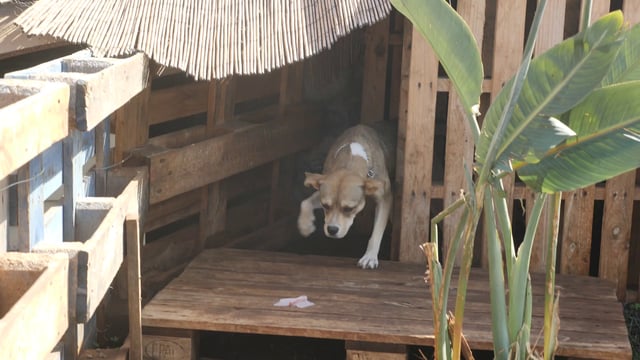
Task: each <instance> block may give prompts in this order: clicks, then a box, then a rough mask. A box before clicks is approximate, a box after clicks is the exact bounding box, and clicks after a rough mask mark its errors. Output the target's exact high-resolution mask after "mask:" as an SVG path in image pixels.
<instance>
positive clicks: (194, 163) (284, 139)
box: [147, 111, 321, 204]
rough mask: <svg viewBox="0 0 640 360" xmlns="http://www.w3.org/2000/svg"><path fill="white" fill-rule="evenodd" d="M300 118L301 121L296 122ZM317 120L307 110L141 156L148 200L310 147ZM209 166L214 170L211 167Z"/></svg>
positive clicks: (314, 134)
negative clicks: (146, 163)
mask: <svg viewBox="0 0 640 360" xmlns="http://www.w3.org/2000/svg"><path fill="white" fill-rule="evenodd" d="M300 118H304V119H305V121H298V120H299V119H300ZM320 126H321V121H320V119H319V116H318V115H317V114H316V113H314V112H311V111H307V112H293V113H292V114H289V115H288V116H287V117H286V118H285V119H282V120H280V121H273V122H269V123H265V124H258V125H250V126H246V127H244V128H241V129H238V130H236V131H234V132H232V133H229V134H225V135H222V136H218V137H214V138H212V139H208V140H205V141H202V142H200V143H197V144H193V145H191V146H186V147H183V148H179V149H171V150H166V151H162V152H158V153H153V154H150V155H147V158H148V161H149V164H150V169H149V171H150V175H149V176H150V182H151V183H150V184H151V190H150V201H151V203H152V204H154V203H157V202H160V201H162V200H166V199H169V198H171V197H173V196H176V195H179V194H182V193H184V192H187V191H190V190H193V189H195V188H199V187H202V186H204V185H207V184H210V183H213V182H215V181H219V180H222V179H224V178H226V177H229V176H231V175H233V174H237V173H239V172H241V171H245V170H248V169H251V168H253V167H255V166H258V165H261V164H264V163H266V162H269V161H273V160H274V159H277V158H280V157H282V156H284V155H287V154H291V153H294V152H296V151H299V150H302V149H304V148H306V147H308V146H311V145H312V144H313V143H314V142H315V141H316V140H317V137H318V134H319V127H320ZM212 169H215V170H216V171H212Z"/></svg>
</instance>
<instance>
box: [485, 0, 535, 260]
mask: <svg viewBox="0 0 640 360" xmlns="http://www.w3.org/2000/svg"><path fill="white" fill-rule="evenodd" d="M526 11H527V0H514V1H498V2H497V4H496V13H495V35H494V39H493V42H492V43H493V53H494V55H493V63H492V67H491V68H492V72H493V73H492V77H491V78H492V80H491V88H490V96H491V101H493V100H495V99H496V97H497V96H498V94H499V93H500V91H501V90H502V88H503V87H504V85H505V84H506V82H507V81H509V79H511V77H513V75H514V74H515V73H516V71H517V69H518V66H519V65H520V62H521V61H522V53H523V50H524V38H525V20H526ZM485 41H487V40H486V39H485ZM502 182H503V183H504V188H505V191H506V193H507V206H508V208H509V215H510V216H512V214H513V187H514V178H513V176H506V177H504V178H503V179H502ZM481 236H482V242H481V243H482V258H481V263H482V266H483V267H484V268H486V267H487V266H488V263H487V262H488V259H487V255H486V254H487V240H486V238H485V237H484V234H482V235H481Z"/></svg>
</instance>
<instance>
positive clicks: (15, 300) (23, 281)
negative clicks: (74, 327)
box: [0, 253, 69, 360]
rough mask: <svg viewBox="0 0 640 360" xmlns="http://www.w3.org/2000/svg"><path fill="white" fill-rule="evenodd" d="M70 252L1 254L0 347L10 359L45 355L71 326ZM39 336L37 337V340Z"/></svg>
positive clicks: (3, 354)
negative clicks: (69, 291) (69, 309)
mask: <svg viewBox="0 0 640 360" xmlns="http://www.w3.org/2000/svg"><path fill="white" fill-rule="evenodd" d="M68 262H69V260H68V258H67V256H66V255H63V254H57V255H46V254H21V253H7V254H3V255H2V256H0V287H1V288H2V292H0V349H2V356H3V357H4V358H6V359H16V360H19V359H24V360H28V359H42V358H44V357H45V356H46V355H47V354H49V353H50V352H51V351H52V350H53V348H54V347H55V346H56V344H57V343H58V342H59V341H60V339H61V338H62V335H63V334H64V333H65V331H66V330H67V327H68V326H69V314H68V312H67V311H66V309H67V306H68V292H67V291H68V286H69V284H68V280H69V264H68ZM34 339H37V341H34Z"/></svg>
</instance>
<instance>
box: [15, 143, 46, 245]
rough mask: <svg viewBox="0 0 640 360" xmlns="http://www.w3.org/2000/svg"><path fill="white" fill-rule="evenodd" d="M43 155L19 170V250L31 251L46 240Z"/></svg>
mask: <svg viewBox="0 0 640 360" xmlns="http://www.w3.org/2000/svg"><path fill="white" fill-rule="evenodd" d="M42 158H43V156H42V155H38V156H36V157H35V158H33V160H31V161H29V163H27V165H24V166H23V167H21V168H20V170H18V181H21V183H20V184H19V185H18V224H19V225H18V244H16V245H17V247H16V248H13V246H12V248H11V249H9V250H14V251H15V250H17V251H22V252H29V251H31V249H32V248H33V246H34V245H35V244H37V243H39V242H41V241H43V240H44V199H45V196H44V185H43V176H42V173H43V172H44V169H43V166H44V165H43V160H42Z"/></svg>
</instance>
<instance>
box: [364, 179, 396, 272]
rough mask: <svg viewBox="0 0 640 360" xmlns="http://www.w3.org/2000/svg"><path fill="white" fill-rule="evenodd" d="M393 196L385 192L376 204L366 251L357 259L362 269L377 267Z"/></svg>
mask: <svg viewBox="0 0 640 360" xmlns="http://www.w3.org/2000/svg"><path fill="white" fill-rule="evenodd" d="M392 202H393V196H392V194H391V193H390V192H386V193H385V194H384V197H383V198H382V199H380V200H379V201H378V202H377V204H376V215H375V218H374V224H373V232H372V233H371V237H370V238H369V243H368V244H367V251H366V252H365V253H364V255H363V256H362V258H360V260H359V261H358V265H359V266H360V267H361V268H363V269H375V268H377V267H378V252H379V251H380V243H381V242H382V235H384V229H385V228H386V226H387V222H388V221H389V213H390V212H391V207H392Z"/></svg>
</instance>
